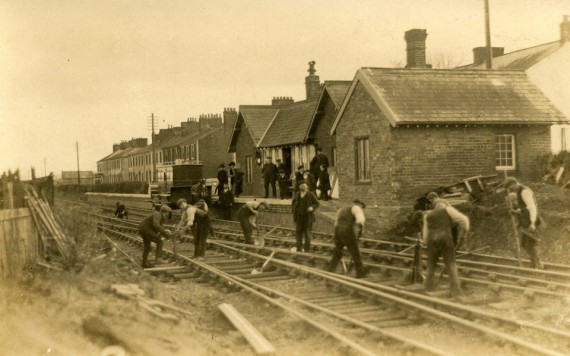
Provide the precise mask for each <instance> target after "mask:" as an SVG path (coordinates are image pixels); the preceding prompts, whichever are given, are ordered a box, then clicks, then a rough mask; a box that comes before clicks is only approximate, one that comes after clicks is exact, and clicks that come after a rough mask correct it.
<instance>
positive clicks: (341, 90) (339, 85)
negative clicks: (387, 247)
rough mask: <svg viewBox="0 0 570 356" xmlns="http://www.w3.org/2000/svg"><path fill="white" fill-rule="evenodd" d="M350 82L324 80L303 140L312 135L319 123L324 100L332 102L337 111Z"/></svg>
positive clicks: (324, 103)
mask: <svg viewBox="0 0 570 356" xmlns="http://www.w3.org/2000/svg"><path fill="white" fill-rule="evenodd" d="M351 84H352V82H351V81H350V80H335V81H325V82H324V85H323V90H322V91H321V95H320V97H319V101H318V103H317V106H316V108H315V111H314V113H313V117H312V118H311V122H310V124H309V127H308V129H307V133H306V136H305V141H307V140H308V139H309V138H310V137H311V136H312V135H314V132H315V130H316V127H317V126H318V124H319V120H320V118H321V117H322V111H323V110H324V107H325V105H326V102H327V101H328V100H330V101H331V102H332V103H333V105H334V107H335V110H336V111H338V109H339V108H340V106H341V105H342V102H343V101H344V97H345V96H346V93H347V92H348V90H349V89H350V85H351Z"/></svg>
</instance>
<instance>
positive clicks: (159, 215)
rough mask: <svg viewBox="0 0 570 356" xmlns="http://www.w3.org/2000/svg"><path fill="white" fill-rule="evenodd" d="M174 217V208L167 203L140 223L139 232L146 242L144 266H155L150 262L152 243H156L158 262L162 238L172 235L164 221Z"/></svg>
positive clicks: (156, 259)
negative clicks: (149, 255) (165, 226)
mask: <svg viewBox="0 0 570 356" xmlns="http://www.w3.org/2000/svg"><path fill="white" fill-rule="evenodd" d="M171 217H172V209H170V208H169V207H168V206H166V205H162V206H161V207H160V211H155V212H153V213H152V214H150V215H149V216H147V217H146V218H145V219H144V220H143V221H142V222H141V223H140V225H139V234H140V235H141V237H142V239H143V243H144V249H143V258H142V266H143V268H149V267H154V266H153V265H152V264H151V263H149V262H148V254H149V253H150V244H151V242H154V243H155V244H156V258H155V261H156V262H158V261H159V258H160V256H161V254H162V238H161V235H163V236H165V237H169V236H170V231H168V230H166V229H165V228H164V223H165V222H166V221H167V220H169V219H170V218H171Z"/></svg>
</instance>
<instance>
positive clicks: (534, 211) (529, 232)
mask: <svg viewBox="0 0 570 356" xmlns="http://www.w3.org/2000/svg"><path fill="white" fill-rule="evenodd" d="M504 184H505V188H506V189H507V190H508V191H509V192H510V194H513V195H515V197H516V204H512V205H511V207H512V209H511V210H510V213H511V214H513V215H514V216H515V217H516V218H517V220H518V224H517V225H518V226H517V227H516V228H518V229H519V232H520V234H519V236H520V239H521V240H520V244H521V246H522V247H524V249H525V250H526V252H527V253H528V257H529V259H530V268H542V264H541V262H540V259H539V258H538V242H539V241H540V234H539V227H540V225H541V223H542V219H541V217H540V215H539V214H538V205H537V201H536V197H535V195H534V192H533V191H532V190H531V189H530V188H529V187H527V186H525V185H522V184H520V183H519V181H518V180H517V179H516V178H514V177H508V178H507V179H505V183H504ZM509 197H510V195H509Z"/></svg>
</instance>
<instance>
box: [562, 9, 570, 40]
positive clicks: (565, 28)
mask: <svg viewBox="0 0 570 356" xmlns="http://www.w3.org/2000/svg"><path fill="white" fill-rule="evenodd" d="M569 17H570V16H569V15H564V17H563V18H562V22H561V23H560V42H568V41H570V21H568V18H569Z"/></svg>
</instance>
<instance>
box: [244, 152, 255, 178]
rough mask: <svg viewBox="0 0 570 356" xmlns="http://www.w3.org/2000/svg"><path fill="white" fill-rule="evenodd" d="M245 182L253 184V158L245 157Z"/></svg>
mask: <svg viewBox="0 0 570 356" xmlns="http://www.w3.org/2000/svg"><path fill="white" fill-rule="evenodd" d="M245 181H246V183H251V182H253V156H245Z"/></svg>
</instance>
